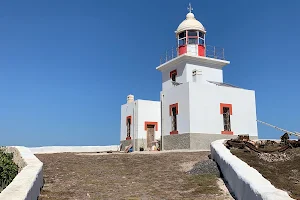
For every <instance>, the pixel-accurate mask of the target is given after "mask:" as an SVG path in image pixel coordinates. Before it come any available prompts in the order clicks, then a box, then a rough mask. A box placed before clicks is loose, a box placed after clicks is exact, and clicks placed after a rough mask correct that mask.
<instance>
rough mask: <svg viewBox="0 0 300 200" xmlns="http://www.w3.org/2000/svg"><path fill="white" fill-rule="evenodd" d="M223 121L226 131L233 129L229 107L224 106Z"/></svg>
mask: <svg viewBox="0 0 300 200" xmlns="http://www.w3.org/2000/svg"><path fill="white" fill-rule="evenodd" d="M223 123H224V131H231V125H230V109H229V107H223Z"/></svg>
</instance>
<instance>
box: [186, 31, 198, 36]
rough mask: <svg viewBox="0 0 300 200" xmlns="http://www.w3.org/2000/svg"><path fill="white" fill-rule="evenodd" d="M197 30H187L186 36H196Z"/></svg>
mask: <svg viewBox="0 0 300 200" xmlns="http://www.w3.org/2000/svg"><path fill="white" fill-rule="evenodd" d="M197 32H198V31H188V36H197Z"/></svg>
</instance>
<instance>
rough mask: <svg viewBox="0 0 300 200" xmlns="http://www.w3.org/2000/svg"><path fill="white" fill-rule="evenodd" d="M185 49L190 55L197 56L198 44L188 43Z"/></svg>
mask: <svg viewBox="0 0 300 200" xmlns="http://www.w3.org/2000/svg"><path fill="white" fill-rule="evenodd" d="M186 51H187V53H188V54H190V55H193V56H198V44H188V45H187V48H186Z"/></svg>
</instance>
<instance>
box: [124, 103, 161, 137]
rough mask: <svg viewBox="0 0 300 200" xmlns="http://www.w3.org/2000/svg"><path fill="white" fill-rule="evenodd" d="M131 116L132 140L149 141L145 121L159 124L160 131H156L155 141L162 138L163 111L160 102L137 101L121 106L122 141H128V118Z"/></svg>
mask: <svg viewBox="0 0 300 200" xmlns="http://www.w3.org/2000/svg"><path fill="white" fill-rule="evenodd" d="M127 116H131V120H132V121H131V128H130V136H131V139H147V134H146V133H147V131H145V128H144V125H145V121H149V122H157V123H158V131H155V139H160V136H161V111H160V101H149V100H136V101H134V102H132V103H129V104H124V105H122V106H121V132H120V140H126V137H127V127H126V117H127Z"/></svg>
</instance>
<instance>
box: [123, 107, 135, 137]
mask: <svg viewBox="0 0 300 200" xmlns="http://www.w3.org/2000/svg"><path fill="white" fill-rule="evenodd" d="M133 108H134V102H132V103H129V104H124V105H122V106H121V127H120V128H121V130H120V140H126V137H127V127H126V117H127V116H131V127H130V135H131V138H132V136H133V124H134V123H133V120H134V117H133Z"/></svg>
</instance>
